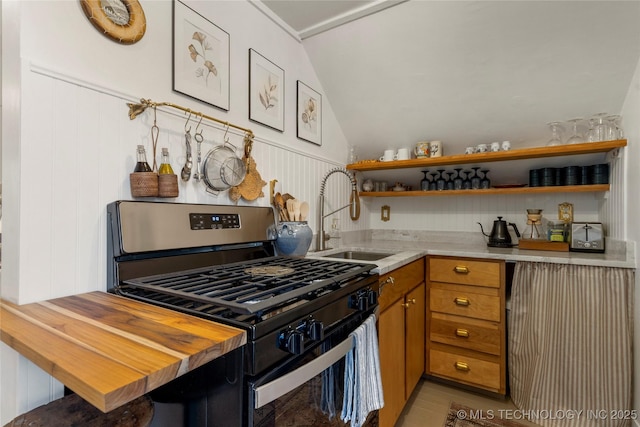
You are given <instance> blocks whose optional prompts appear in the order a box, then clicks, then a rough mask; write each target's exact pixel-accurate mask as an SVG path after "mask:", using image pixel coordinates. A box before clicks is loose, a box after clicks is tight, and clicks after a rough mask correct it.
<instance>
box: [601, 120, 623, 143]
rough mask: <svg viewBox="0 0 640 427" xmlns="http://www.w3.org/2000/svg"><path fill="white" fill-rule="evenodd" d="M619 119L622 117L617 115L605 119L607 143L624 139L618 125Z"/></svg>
mask: <svg viewBox="0 0 640 427" xmlns="http://www.w3.org/2000/svg"><path fill="white" fill-rule="evenodd" d="M621 119H622V117H621V116H619V115H617V114H612V115H610V116H607V117H605V120H606V121H607V122H608V129H607V131H608V134H607V141H615V140H617V139H624V132H622V127H621V124H620V120H621Z"/></svg>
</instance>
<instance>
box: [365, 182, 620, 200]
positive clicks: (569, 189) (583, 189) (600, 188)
mask: <svg viewBox="0 0 640 427" xmlns="http://www.w3.org/2000/svg"><path fill="white" fill-rule="evenodd" d="M604 191H609V184H596V185H564V186H551V187H517V188H488V189H478V190H442V191H362V192H360V197H430V196H473V195H487V194H540V193H588V192H604Z"/></svg>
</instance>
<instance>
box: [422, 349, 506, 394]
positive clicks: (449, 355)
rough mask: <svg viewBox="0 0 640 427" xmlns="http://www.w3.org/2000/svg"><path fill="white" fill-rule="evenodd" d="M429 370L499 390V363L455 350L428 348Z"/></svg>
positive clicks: (435, 373)
mask: <svg viewBox="0 0 640 427" xmlns="http://www.w3.org/2000/svg"><path fill="white" fill-rule="evenodd" d="M429 370H430V371H431V374H433V375H438V376H442V377H446V378H450V379H454V380H457V381H462V382H465V383H467V384H471V385H478V386H481V387H483V388H489V389H492V390H500V379H501V378H500V363H499V362H498V361H496V362H490V361H487V360H482V359H477V358H474V357H470V356H463V355H461V354H456V353H455V352H448V351H440V350H430V351H429Z"/></svg>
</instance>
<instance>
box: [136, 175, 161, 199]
mask: <svg viewBox="0 0 640 427" xmlns="http://www.w3.org/2000/svg"><path fill="white" fill-rule="evenodd" d="M129 184H130V185H131V195H132V196H133V197H157V196H158V174H157V173H155V172H134V173H132V174H129Z"/></svg>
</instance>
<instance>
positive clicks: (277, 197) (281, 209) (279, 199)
mask: <svg viewBox="0 0 640 427" xmlns="http://www.w3.org/2000/svg"><path fill="white" fill-rule="evenodd" d="M274 199H275V204H276V208H277V209H278V213H279V214H280V220H281V221H286V220H287V219H286V218H285V216H284V215H285V213H286V211H285V209H284V199H283V198H282V194H280V193H276V195H275V198H274Z"/></svg>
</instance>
